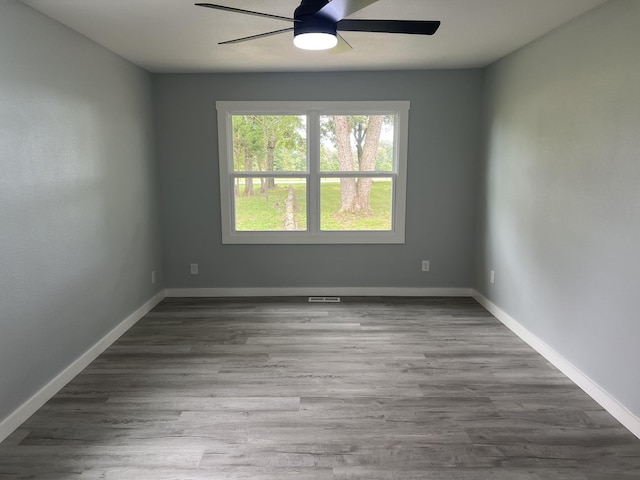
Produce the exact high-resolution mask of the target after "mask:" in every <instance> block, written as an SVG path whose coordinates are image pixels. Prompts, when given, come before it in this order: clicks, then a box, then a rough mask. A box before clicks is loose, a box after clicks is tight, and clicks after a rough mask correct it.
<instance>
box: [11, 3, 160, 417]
mask: <svg viewBox="0 0 640 480" xmlns="http://www.w3.org/2000/svg"><path fill="white" fill-rule="evenodd" d="M149 77H150V76H149V75H148V74H147V73H146V72H144V71H142V70H140V69H138V68H137V67H134V66H132V65H131V64H129V63H127V62H125V61H124V60H122V59H120V58H118V57H116V56H115V55H113V54H112V53H110V52H108V51H107V50H105V49H103V48H102V47H99V46H97V45H96V44H94V43H92V42H90V41H89V40H87V39H86V38H84V37H82V36H80V35H78V34H76V33H73V32H72V31H71V30H69V29H67V28H65V27H63V26H62V25H60V24H58V23H56V22H54V21H52V20H51V19H49V18H46V17H44V16H42V15H41V14H39V13H37V12H35V11H34V10H32V9H30V8H28V7H26V6H24V5H22V4H21V3H19V2H17V1H14V0H3V1H2V2H0V172H1V174H0V420H1V419H3V418H5V417H6V416H7V415H9V414H10V413H11V412H12V411H13V410H14V409H15V408H17V407H18V406H19V405H20V404H21V403H22V402H24V401H25V400H26V399H27V398H28V397H29V396H31V395H32V394H33V393H35V392H36V391H37V390H39V389H40V388H41V387H42V386H44V384H46V383H47V382H48V381H50V380H51V379H52V378H53V377H54V376H55V375H56V374H58V373H59V372H60V371H61V370H62V369H64V368H65V367H67V366H68V365H69V364H70V363H71V362H72V361H73V360H75V359H76V358H77V357H78V356H79V355H80V354H82V353H84V352H85V351H86V350H87V349H88V348H89V347H91V346H92V345H93V344H94V343H95V342H96V341H98V340H99V339H100V338H101V337H102V336H103V335H104V334H105V333H107V332H108V331H109V330H111V329H112V328H113V327H115V326H116V325H117V324H118V323H120V322H121V321H122V320H123V319H124V318H125V317H126V316H127V315H129V314H130V313H131V312H133V311H134V310H135V309H137V308H138V307H140V306H141V305H142V304H143V303H144V302H145V301H147V300H149V298H151V297H152V296H153V294H154V293H156V292H157V291H158V289H159V288H160V287H161V283H160V281H161V279H160V278H159V282H158V283H157V284H156V285H154V286H152V285H151V282H150V272H151V270H152V269H153V268H156V269H158V275H159V276H160V273H161V272H160V268H159V267H160V262H161V248H160V246H159V241H158V238H159V225H158V223H159V222H158V211H159V210H158V207H157V204H158V201H157V198H156V197H157V192H156V187H155V185H154V184H155V183H156V182H155V176H156V174H155V167H154V156H153V138H152V121H151V120H152V119H151V113H152V109H151V81H150V78H149Z"/></svg>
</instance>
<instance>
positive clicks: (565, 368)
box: [472, 290, 640, 438]
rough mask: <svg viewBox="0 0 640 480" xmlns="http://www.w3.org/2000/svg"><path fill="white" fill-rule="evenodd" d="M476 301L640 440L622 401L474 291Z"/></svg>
mask: <svg viewBox="0 0 640 480" xmlns="http://www.w3.org/2000/svg"><path fill="white" fill-rule="evenodd" d="M472 296H473V298H475V299H476V300H477V301H478V303H480V304H481V305H482V306H483V307H484V308H486V309H487V310H488V311H489V312H490V313H491V314H492V315H493V316H494V317H496V318H497V319H498V320H500V321H501V322H502V323H503V324H504V325H505V326H506V327H507V328H509V329H510V330H511V331H512V332H513V333H515V334H516V335H517V336H518V337H520V338H521V339H522V340H523V341H524V342H526V343H527V344H529V346H530V347H531V348H533V349H534V350H535V351H536V352H538V353H539V354H540V355H542V356H543V357H544V358H546V359H547V360H548V361H549V362H550V363H551V364H552V365H554V366H555V367H556V368H557V369H558V370H560V371H561V372H562V373H564V374H565V375H566V376H567V377H568V378H569V379H570V380H571V381H572V382H573V383H575V384H576V385H577V386H578V387H580V388H581V389H582V390H584V391H585V392H586V394H587V395H589V396H590V397H591V398H593V399H594V400H595V401H596V402H597V403H599V404H600V406H601V407H602V408H604V409H605V410H606V411H607V412H609V413H610V414H611V415H612V416H613V417H614V418H615V419H616V420H618V421H619V422H620V423H621V424H622V425H624V426H625V427H626V428H627V429H628V430H629V431H630V432H631V433H633V434H634V435H635V436H636V437H638V438H640V418H638V417H637V416H635V415H634V414H633V413H632V412H630V411H629V410H628V409H627V408H626V407H625V406H624V405H622V404H621V403H620V402H618V400H616V399H615V398H614V397H612V396H611V395H610V394H609V393H608V392H607V391H606V390H604V389H603V388H602V387H600V385H598V384H597V383H596V382H594V381H593V380H591V379H590V378H589V377H588V376H587V375H585V374H584V373H582V372H581V371H580V370H579V369H578V368H576V367H575V366H574V365H573V364H572V363H571V362H569V361H568V360H567V359H566V358H564V357H563V356H562V355H560V354H559V353H558V352H556V351H555V350H554V349H553V348H551V347H550V346H549V345H547V344H546V343H545V342H544V341H542V340H541V339H540V338H538V337H537V336H536V335H534V334H533V333H531V332H530V331H529V330H527V329H526V328H525V327H524V326H522V325H521V324H520V323H519V322H517V321H516V320H515V319H514V318H513V317H511V316H510V315H509V314H507V313H506V312H505V311H504V310H502V309H501V308H500V307H498V306H497V305H496V304H494V303H493V302H491V301H490V300H489V299H488V298H486V297H484V296H483V295H482V294H481V293H479V292H477V291H475V290H474V291H473V294H472Z"/></svg>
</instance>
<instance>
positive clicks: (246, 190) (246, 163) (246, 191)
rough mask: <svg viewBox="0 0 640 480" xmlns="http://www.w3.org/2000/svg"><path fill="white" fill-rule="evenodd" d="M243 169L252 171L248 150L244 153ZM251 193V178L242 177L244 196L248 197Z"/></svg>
mask: <svg viewBox="0 0 640 480" xmlns="http://www.w3.org/2000/svg"><path fill="white" fill-rule="evenodd" d="M244 170H245V172H251V171H253V162H252V159H251V154H250V153H249V151H248V150H245V154H244ZM252 195H253V178H250V177H246V178H245V179H244V196H245V197H250V196H252Z"/></svg>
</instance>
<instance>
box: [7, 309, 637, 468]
mask: <svg viewBox="0 0 640 480" xmlns="http://www.w3.org/2000/svg"><path fill="white" fill-rule="evenodd" d="M0 478H2V479H9V478H10V479H27V478H28V479H82V480H84V479H114V480H124V479H136V480H145V479H153V480H169V479H171V480H201V479H212V480H222V479H232V480H240V479H252V480H288V479H296V480H540V479H553V480H624V479H640V440H638V439H637V438H635V437H634V436H633V435H632V434H630V433H629V432H628V431H627V430H625V429H624V428H623V427H622V426H620V424H618V423H617V422H616V421H615V420H614V419H613V418H612V417H611V416H609V415H608V414H607V413H606V412H604V411H603V410H602V409H601V408H600V407H599V406H598V405H597V404H596V403H595V402H594V401H593V400H591V399H590V398H589V397H588V396H587V395H586V394H585V393H583V392H582V391H581V390H580V389H578V388H577V387H576V386H574V385H573V384H572V383H571V382H570V381H569V380H568V379H567V378H565V377H564V376H563V375H562V374H561V373H560V372H558V371H557V370H556V369H555V368H554V367H552V366H551V365H550V364H549V363H547V362H546V361H545V360H544V359H543V358H541V357H540V356H539V355H538V354H536V353H535V352H534V351H533V350H531V349H530V348H529V347H528V346H527V345H525V344H524V343H523V342H522V341H521V340H519V339H518V338H517V337H515V336H514V335H513V334H512V333H511V332H510V331H509V330H507V329H506V328H505V327H504V326H503V325H502V324H500V323H499V322H498V321H497V320H496V319H495V318H493V317H492V316H491V315H490V314H489V313H487V312H486V310H484V309H483V308H482V307H481V306H479V305H478V304H477V303H476V302H475V301H473V300H471V299H433V298H431V299H417V298H409V299H407V298H405V299H371V298H368V299H343V303H340V304H309V303H307V302H306V299H256V300H246V299H244V300H239V299H235V300H230V299H167V300H165V301H163V302H162V303H161V304H160V305H159V306H158V307H156V308H155V309H154V310H153V311H152V312H151V313H149V314H148V315H147V316H146V317H145V318H144V319H142V320H141V321H140V322H139V323H138V324H137V325H136V326H135V327H133V328H132V329H131V330H130V331H129V332H127V333H126V334H125V335H124V336H123V337H122V338H121V339H120V340H119V341H118V342H117V343H115V344H114V345H113V346H111V347H110V348H109V349H108V350H107V351H106V352H105V353H104V354H103V355H101V356H100V357H99V358H98V359H97V360H96V361H95V362H94V363H93V364H92V365H91V366H90V367H89V368H87V369H86V370H85V371H84V372H82V373H81V374H80V375H79V376H78V377H76V378H75V379H74V380H73V381H72V382H71V383H70V384H69V385H67V386H66V387H65V388H64V389H63V390H62V391H61V392H60V393H59V394H58V395H56V396H55V397H54V398H53V399H52V400H51V401H49V402H48V403H47V404H46V405H45V406H44V407H43V408H42V409H41V410H39V411H38V412H37V413H36V414H35V415H34V416H33V417H32V418H31V419H30V420H28V421H27V422H26V423H25V424H24V425H23V426H22V427H21V428H20V429H19V430H17V431H16V432H15V433H14V434H13V435H12V436H10V437H9V438H8V439H7V440H6V441H5V442H3V443H2V444H0Z"/></svg>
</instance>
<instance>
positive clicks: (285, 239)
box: [216, 101, 409, 244]
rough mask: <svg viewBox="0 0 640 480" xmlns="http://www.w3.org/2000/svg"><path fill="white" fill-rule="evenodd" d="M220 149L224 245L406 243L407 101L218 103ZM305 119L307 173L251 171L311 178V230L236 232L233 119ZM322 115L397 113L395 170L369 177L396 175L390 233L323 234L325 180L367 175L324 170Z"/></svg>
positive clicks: (371, 173)
mask: <svg viewBox="0 0 640 480" xmlns="http://www.w3.org/2000/svg"><path fill="white" fill-rule="evenodd" d="M216 110H217V113H218V149H219V167H220V204H221V217H222V243H223V244H385V243H387V244H402V243H404V242H405V211H406V193H407V148H408V136H409V135H408V133H409V102H408V101H335V102H322V101H320V102H318V101H308V102H307V101H299V102H298V101H292V102H289V101H276V102H272V101H218V102H216ZM251 114H254V115H306V116H307V171H305V172H251V175H245V176H253V177H258V176H259V177H262V178H268V177H276V178H294V177H300V178H306V179H307V230H306V231H274V232H271V231H269V232H247V231H236V230H235V228H234V201H235V197H234V188H233V180H234V175H237V173H238V172H234V171H233V126H232V116H233V115H251ZM321 115H394V116H395V124H394V135H395V138H394V145H395V148H394V159H393V166H394V168H393V172H391V173H389V172H379V173H377V172H366V173H367V175H366V176H374V177H375V176H380V177H385V178H386V177H391V178H392V181H393V184H394V185H393V189H392V190H393V196H392V200H391V201H392V207H391V208H392V210H391V211H392V226H391V230H389V231H322V230H320V179H321V177H331V176H333V177H356V178H357V177H362V176H363V172H331V173H328V174H327V173H326V172H324V173H321V172H320V116H321Z"/></svg>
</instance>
